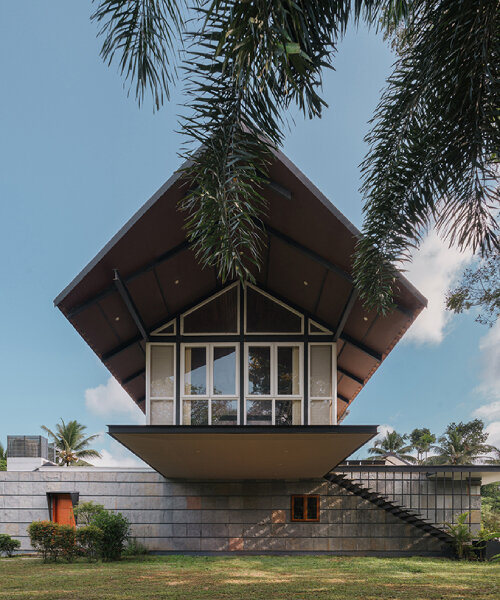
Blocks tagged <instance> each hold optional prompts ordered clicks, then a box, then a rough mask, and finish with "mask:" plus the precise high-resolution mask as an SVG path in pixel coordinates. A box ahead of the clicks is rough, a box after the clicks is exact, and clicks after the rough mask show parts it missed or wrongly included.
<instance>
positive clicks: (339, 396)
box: [337, 394, 349, 404]
mask: <svg viewBox="0 0 500 600" xmlns="http://www.w3.org/2000/svg"><path fill="white" fill-rule="evenodd" d="M337 398H338V399H339V400H342V402H345V403H346V404H349V400H348V399H347V398H346V397H345V396H342V394H337Z"/></svg>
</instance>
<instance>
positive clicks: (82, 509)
mask: <svg viewBox="0 0 500 600" xmlns="http://www.w3.org/2000/svg"><path fill="white" fill-rule="evenodd" d="M103 511H106V509H105V508H104V506H103V505H102V504H94V502H92V501H90V502H82V503H81V504H78V505H77V506H75V508H74V509H73V512H74V514H75V519H76V521H77V523H78V524H79V525H90V524H91V523H92V521H93V519H94V517H95V516H96V515H98V514H99V513H100V512H103Z"/></svg>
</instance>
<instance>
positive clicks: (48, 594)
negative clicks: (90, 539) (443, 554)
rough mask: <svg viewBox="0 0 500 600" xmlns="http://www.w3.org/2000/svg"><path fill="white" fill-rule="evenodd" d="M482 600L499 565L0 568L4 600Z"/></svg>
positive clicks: (376, 561)
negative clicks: (384, 599)
mask: <svg viewBox="0 0 500 600" xmlns="http://www.w3.org/2000/svg"><path fill="white" fill-rule="evenodd" d="M159 598H169V599H178V600H181V599H182V600H198V599H200V600H201V599H203V600H205V599H207V600H208V599H209V600H215V599H217V600H219V599H220V600H227V599H233V598H234V599H235V600H270V599H278V598H279V599H283V600H310V599H314V600H322V599H335V600H337V599H339V600H344V599H349V600H350V599H356V600H361V599H362V600H367V599H368V600H370V599H373V600H380V599H382V598H390V599H399V598H401V599H403V598H404V600H416V599H419V600H430V599H433V598H440V599H447V598H449V599H453V600H459V599H461V598H474V599H475V600H481V599H483V598H487V599H489V598H491V599H495V600H497V599H498V598H500V564H492V563H470V562H469V563H459V562H453V561H449V560H446V559H426V558H390V559H389V558H365V557H363V558H358V557H355V558H344V557H327V556H302V557H287V556H280V557H272V556H249V557H227V558H226V557H186V556H163V557H160V556H158V557H147V558H145V559H143V560H132V559H128V560H123V561H122V562H119V563H108V564H102V563H99V564H88V563H84V562H78V563H74V564H65V563H57V564H43V563H42V562H41V561H40V560H38V559H27V558H24V559H23V558H12V559H2V560H0V600H7V599H8V600H10V599H13V600H14V599H15V600H25V599H26V600H28V599H29V600H34V599H36V600H115V599H120V600H156V599H159Z"/></svg>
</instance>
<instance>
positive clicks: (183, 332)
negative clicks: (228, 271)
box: [179, 281, 241, 337]
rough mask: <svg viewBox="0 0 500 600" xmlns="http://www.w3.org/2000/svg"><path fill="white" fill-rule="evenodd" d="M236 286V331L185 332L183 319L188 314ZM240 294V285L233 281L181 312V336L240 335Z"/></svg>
mask: <svg viewBox="0 0 500 600" xmlns="http://www.w3.org/2000/svg"><path fill="white" fill-rule="evenodd" d="M236 286H238V291H237V296H236V332H234V331H218V332H215V331H212V332H210V333H199V332H194V333H187V332H185V331H184V319H185V318H186V317H188V316H189V315H190V314H192V313H194V312H195V311H197V310H198V309H199V308H201V307H202V306H205V305H206V304H208V303H209V302H212V301H213V300H215V299H216V298H218V297H219V296H222V295H223V294H226V293H227V292H229V291H230V290H232V289H233V288H234V287H236ZM240 294H241V285H240V283H239V281H235V282H234V283H232V284H231V285H228V286H227V287H225V288H224V289H222V290H220V291H219V292H217V293H216V294H213V296H210V298H207V299H206V300H203V302H200V303H199V304H197V305H196V306H194V307H193V308H190V309H189V310H187V311H186V312H183V313H182V314H181V316H180V327H179V328H180V334H181V335H182V336H185V337H190V336H191V337H194V336H196V337H208V336H214V335H240Z"/></svg>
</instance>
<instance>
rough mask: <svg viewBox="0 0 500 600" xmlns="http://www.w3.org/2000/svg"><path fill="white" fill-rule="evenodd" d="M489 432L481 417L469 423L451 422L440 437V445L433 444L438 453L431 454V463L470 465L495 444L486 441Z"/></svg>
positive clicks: (492, 449) (486, 453)
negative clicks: (485, 429)
mask: <svg viewBox="0 0 500 600" xmlns="http://www.w3.org/2000/svg"><path fill="white" fill-rule="evenodd" d="M487 439H488V434H487V433H486V432H485V431H484V423H483V421H481V419H474V420H473V421H469V422H468V423H462V422H460V423H458V424H457V423H450V424H449V425H448V427H447V428H446V431H445V432H444V435H442V436H441V437H440V438H439V439H438V445H436V446H432V450H434V451H435V452H436V453H437V454H436V456H431V457H430V459H429V463H432V464H438V465H469V464H472V463H474V462H475V461H477V460H478V459H480V458H484V457H486V456H487V455H488V454H489V453H490V452H494V451H496V448H495V446H491V445H489V444H487V443H486V441H487Z"/></svg>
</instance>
